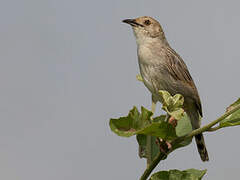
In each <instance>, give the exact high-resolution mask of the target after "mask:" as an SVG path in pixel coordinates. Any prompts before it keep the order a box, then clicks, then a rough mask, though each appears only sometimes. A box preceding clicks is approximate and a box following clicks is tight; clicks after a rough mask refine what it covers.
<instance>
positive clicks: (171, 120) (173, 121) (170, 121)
mask: <svg viewBox="0 0 240 180" xmlns="http://www.w3.org/2000/svg"><path fill="white" fill-rule="evenodd" d="M168 122H169V123H170V124H171V125H172V126H173V127H176V126H177V120H176V119H175V118H174V117H173V116H171V117H170V118H169V120H168Z"/></svg>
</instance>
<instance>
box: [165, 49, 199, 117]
mask: <svg viewBox="0 0 240 180" xmlns="http://www.w3.org/2000/svg"><path fill="white" fill-rule="evenodd" d="M166 51H167V52H166V53H165V54H166V58H165V59H166V60H168V62H167V63H166V65H167V69H168V72H169V74H170V75H171V76H172V78H174V79H175V80H176V81H181V82H182V83H185V85H187V86H189V88H190V89H191V91H192V93H193V94H194V97H192V98H193V99H194V100H195V102H196V105H197V108H198V110H199V114H200V115H201V116H202V107H201V101H200V98H199V95H198V91H197V88H196V86H195V84H194V81H193V79H192V77H191V75H190V73H189V71H188V69H187V66H186V64H185V63H184V61H183V60H182V58H181V57H180V56H179V55H178V54H177V53H176V52H175V51H174V50H173V49H172V48H170V47H169V48H167V49H166Z"/></svg>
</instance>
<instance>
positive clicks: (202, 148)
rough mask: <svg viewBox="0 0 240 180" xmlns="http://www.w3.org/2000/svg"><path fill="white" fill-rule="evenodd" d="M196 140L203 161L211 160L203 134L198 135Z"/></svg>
mask: <svg viewBox="0 0 240 180" xmlns="http://www.w3.org/2000/svg"><path fill="white" fill-rule="evenodd" d="M195 141H196V144H197V149H198V152H199V154H200V157H201V159H202V161H208V160H209V158H208V152H207V148H206V145H205V142H204V137H203V134H198V135H196V136H195Z"/></svg>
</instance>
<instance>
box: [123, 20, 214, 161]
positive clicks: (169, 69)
mask: <svg viewBox="0 0 240 180" xmlns="http://www.w3.org/2000/svg"><path fill="white" fill-rule="evenodd" d="M123 22H125V23H128V24H130V25H131V26H132V27H133V32H134V35H135V37H136V41H137V46H138V62H139V68H140V73H141V76H142V78H143V82H144V84H145V86H146V87H147V88H148V89H149V91H150V92H151V93H152V100H153V102H154V103H156V102H157V101H161V97H160V96H159V93H158V92H159V90H166V91H168V92H169V93H171V94H172V95H175V94H177V93H179V94H182V95H183V96H184V110H185V111H186V113H187V115H188V116H189V118H190V120H191V123H192V127H193V129H197V128H199V127H200V116H201V117H202V107H201V101H200V98H199V95H198V91H197V88H196V86H195V84H194V82H193V79H192V77H191V75H190V73H189V71H188V69H187V66H186V64H185V63H184V61H183V60H182V58H181V57H180V56H179V55H178V54H177V53H176V52H175V51H174V50H173V49H172V48H171V47H170V45H169V44H168V42H167V40H166V38H165V35H164V32H163V30H162V27H161V25H160V24H159V23H158V22H157V21H156V20H155V19H153V18H151V17H147V16H144V17H140V18H136V19H127V20H124V21H123ZM195 140H196V143H197V147H198V152H199V154H200V157H201V159H202V160H203V161H208V159H209V158H208V153H207V149H206V146H205V142H204V138H203V135H202V134H199V135H197V136H196V137H195Z"/></svg>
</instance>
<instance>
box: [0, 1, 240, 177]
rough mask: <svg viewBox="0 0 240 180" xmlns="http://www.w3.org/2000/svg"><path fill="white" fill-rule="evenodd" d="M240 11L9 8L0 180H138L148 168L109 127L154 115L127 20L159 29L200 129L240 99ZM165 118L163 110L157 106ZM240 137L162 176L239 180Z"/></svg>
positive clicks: (176, 156) (181, 155)
mask: <svg viewBox="0 0 240 180" xmlns="http://www.w3.org/2000/svg"><path fill="white" fill-rule="evenodd" d="M239 6H240V3H238V1H223V0H222V1H220V0H212V1H209V0H202V1H190V0H181V1H179V0H175V1H164V0H148V1H146V0H131V1H129V0H121V1H113V0H101V1H100V0H99V1H96V0H95V1H93V0H89V1H83V0H80V1H79V0H78V1H77V0H68V1H67V0H65V1H64V0H41V1H34V0H22V1H17V0H5V1H4V0H2V1H1V2H0V83H1V88H0V122H1V125H0V179H2V180H76V179H84V180H93V179H104V180H105V179H107V180H108V179H109V180H112V179H114V180H120V179H127V180H133V179H138V178H139V177H140V175H141V173H142V172H143V170H144V169H145V166H146V162H145V160H141V159H139V158H138V156H137V144H136V141H135V138H134V137H133V138H129V139H127V138H121V137H118V136H116V135H115V134H113V133H112V132H111V131H110V128H109V126H108V122H109V119H110V118H117V117H119V116H123V115H126V114H127V113H128V110H129V109H130V108H132V107H133V105H136V106H138V107H140V106H141V105H143V106H145V107H147V108H150V106H151V98H150V93H149V92H148V90H147V89H146V88H145V87H144V86H143V84H142V83H141V82H138V81H137V80H136V77H135V76H136V74H138V73H139V71H138V64H137V55H136V43H135V39H134V36H133V33H132V30H131V28H130V27H129V26H128V25H126V24H123V23H122V22H121V20H123V19H126V18H134V17H139V16H143V15H148V16H153V17H154V18H156V19H157V20H159V21H160V23H161V24H162V26H163V28H164V30H165V34H166V36H167V39H168V41H169V43H170V44H171V46H172V47H173V48H174V49H175V50H176V51H177V52H178V53H179V54H180V55H181V56H182V58H183V59H184V60H185V62H186V64H187V65H188V68H189V70H190V72H191V74H192V76H193V78H194V81H195V83H196V85H197V87H198V90H199V93H200V96H201V100H202V106H203V112H204V118H203V124H206V123H208V122H210V121H212V120H215V119H216V118H217V117H218V116H220V115H221V114H222V113H223V112H224V111H225V108H226V107H227V106H228V105H229V104H231V103H232V102H233V101H235V100H236V99H237V98H238V97H239V92H240V85H239V66H240V54H239V52H240V51H239V42H240V35H239V32H240V21H239V19H240V11H239ZM158 109H160V105H158ZM239 132H240V131H239V127H233V128H226V129H224V130H220V131H218V132H216V133H207V134H206V135H205V139H206V144H207V148H208V152H209V157H210V161H209V162H207V163H202V162H201V160H200V158H199V155H198V153H197V149H196V146H195V143H192V144H191V145H190V146H188V147H186V148H183V149H179V150H177V151H175V152H174V153H172V154H171V155H170V156H169V157H168V159H167V160H166V161H163V162H162V163H161V165H159V166H158V167H157V168H156V170H160V169H162V170H167V169H174V168H177V169H182V170H184V169H187V168H199V169H208V172H207V176H205V179H210V180H226V179H239V170H240V167H239V150H240V144H239V140H238V137H239Z"/></svg>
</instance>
